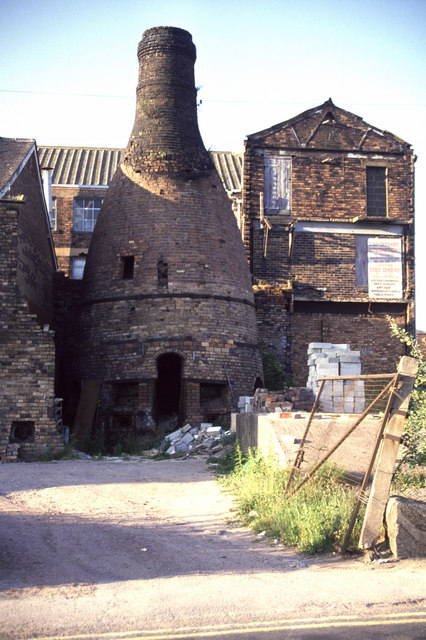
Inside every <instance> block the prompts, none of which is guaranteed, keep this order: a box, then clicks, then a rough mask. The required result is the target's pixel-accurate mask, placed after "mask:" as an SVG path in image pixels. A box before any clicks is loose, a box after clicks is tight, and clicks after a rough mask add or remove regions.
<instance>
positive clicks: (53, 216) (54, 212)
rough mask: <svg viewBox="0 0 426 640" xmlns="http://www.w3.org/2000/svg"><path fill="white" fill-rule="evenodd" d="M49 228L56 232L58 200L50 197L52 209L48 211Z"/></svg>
mask: <svg viewBox="0 0 426 640" xmlns="http://www.w3.org/2000/svg"><path fill="white" fill-rule="evenodd" d="M49 220H50V228H51V230H52V231H57V230H58V199H57V198H56V197H55V196H52V208H51V210H50V211H49Z"/></svg>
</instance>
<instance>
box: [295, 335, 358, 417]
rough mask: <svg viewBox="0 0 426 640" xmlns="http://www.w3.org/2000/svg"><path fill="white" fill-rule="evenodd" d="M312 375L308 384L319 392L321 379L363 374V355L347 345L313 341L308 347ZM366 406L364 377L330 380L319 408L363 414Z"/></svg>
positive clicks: (332, 411)
mask: <svg viewBox="0 0 426 640" xmlns="http://www.w3.org/2000/svg"><path fill="white" fill-rule="evenodd" d="M308 366H309V376H308V383H307V386H308V387H309V388H310V389H312V390H313V392H314V393H315V394H317V393H318V389H319V387H320V379H321V378H325V377H334V376H359V375H361V354H360V352H359V351H351V349H350V345H348V344H331V343H329V342H311V344H310V345H309V347H308ZM364 407H365V393H364V381H363V380H356V379H354V380H327V381H326V382H325V384H324V387H323V390H322V393H321V398H320V403H319V410H320V411H325V412H327V413H362V412H363V411H364Z"/></svg>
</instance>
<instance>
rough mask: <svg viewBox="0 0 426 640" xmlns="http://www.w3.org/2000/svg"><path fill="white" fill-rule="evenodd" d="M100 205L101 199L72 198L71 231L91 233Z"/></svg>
mask: <svg viewBox="0 0 426 640" xmlns="http://www.w3.org/2000/svg"><path fill="white" fill-rule="evenodd" d="M102 203H103V198H84V197H83V198H81V197H77V198H74V209H73V231H76V232H77V233H93V231H94V229H95V226H96V222H97V219H98V216H99V213H100V210H101V207H102ZM77 218H79V219H77ZM81 227H82V228H81Z"/></svg>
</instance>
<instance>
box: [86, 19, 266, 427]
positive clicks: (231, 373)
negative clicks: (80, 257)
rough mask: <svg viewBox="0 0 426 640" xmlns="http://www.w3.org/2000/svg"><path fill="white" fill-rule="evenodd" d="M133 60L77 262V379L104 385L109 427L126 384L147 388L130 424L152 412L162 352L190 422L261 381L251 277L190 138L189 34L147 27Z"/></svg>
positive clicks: (193, 114)
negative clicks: (116, 139) (106, 174)
mask: <svg viewBox="0 0 426 640" xmlns="http://www.w3.org/2000/svg"><path fill="white" fill-rule="evenodd" d="M138 57H139V63H140V73H139V84H138V89H137V95H138V98H137V107H136V115H135V123H134V127H133V130H132V134H131V136H130V139H129V143H128V145H127V148H126V151H125V152H124V153H123V154H122V164H121V165H120V166H119V168H118V169H117V170H116V172H115V174H114V177H113V179H112V181H111V183H110V186H109V188H108V193H107V195H106V197H105V201H104V205H103V208H102V212H101V214H100V216H99V219H98V222H97V224H96V228H95V231H94V233H93V236H92V240H91V244H90V250H89V255H88V259H87V263H86V270H85V277H84V281H83V298H82V304H81V308H80V325H79V326H80V333H79V335H80V336H81V339H80V341H79V366H78V367H77V371H79V372H80V376H81V377H83V378H86V379H87V378H97V379H99V378H101V379H103V380H104V381H105V389H106V390H105V395H104V396H103V398H102V402H101V405H102V406H101V412H102V413H105V414H108V413H109V415H110V417H111V415H112V418H113V419H114V414H113V412H112V407H111V405H112V402H111V398H112V394H113V393H114V389H115V391H117V392H118V386H119V385H120V384H127V382H128V384H129V385H131V384H137V385H139V387H140V386H141V385H144V388H145V389H147V388H148V387H150V390H151V392H152V395H151V397H150V398H149V399H147V397H146V395H147V394H146V393H145V392H144V393H136V392H135V390H134V389H133V391H134V392H135V393H134V396H133V397H134V398H136V397H137V398H138V401H137V406H135V407H134V417H135V416H136V418H137V417H138V415H137V414H140V413H143V412H144V411H145V410H146V409H150V410H152V411H153V413H154V415H156V414H157V413H159V412H160V409H161V407H160V408H159V404H160V403H159V402H158V396H157V397H156V396H155V390H156V389H157V391H158V389H159V387H160V382H161V380H160V382H158V381H157V379H159V378H161V376H160V373H159V369H160V357H162V356H165V355H166V354H170V356H168V357H170V365H171V363H172V362H177V361H179V362H180V363H181V373H180V374H179V375H180V376H181V380H180V381H178V380H175V379H173V380H172V379H170V387H171V388H172V387H173V389H174V390H175V391H177V386H176V385H178V384H179V385H180V387H179V388H180V389H181V396H180V398H181V402H180V407H179V411H180V413H181V416H182V418H185V419H186V420H190V421H195V422H197V421H200V420H201V419H202V418H203V417H204V413H205V412H207V411H208V410H211V408H212V406H213V405H214V404H215V406H219V404H220V403H221V402H223V403H224V406H223V407H222V408H223V409H224V410H225V411H228V412H229V411H230V409H231V406H234V407H236V404H237V402H238V396H239V395H247V394H251V393H253V391H254V384H255V380H256V378H258V377H261V375H262V365H261V360H260V355H259V352H258V350H257V332H256V318H255V308H254V300H253V292H252V287H251V279H250V274H249V271H248V267H247V261H246V259H245V254H244V249H243V246H242V243H241V237H240V233H239V229H238V226H237V223H236V220H235V216H234V214H233V212H232V208H231V203H230V201H229V199H228V197H227V195H226V193H225V191H224V188H223V184H222V182H221V180H220V178H219V176H218V174H217V172H216V170H215V169H214V167H213V164H212V161H211V158H210V156H209V154H208V152H207V151H206V150H205V148H204V145H203V143H202V140H201V136H200V134H199V130H198V123H197V107H196V89H195V85H194V61H195V48H194V45H193V43H192V39H191V36H190V34H188V33H187V32H185V31H182V30H181V29H173V28H168V27H161V28H158V29H150V30H148V31H147V32H145V34H144V36H143V40H142V42H141V43H140V45H139V49H138ZM176 359H177V360H176ZM175 377H176V376H175ZM126 381H127V382H126ZM156 381H157V382H156ZM156 385H157V386H156ZM205 385H207V387H206V386H205ZM108 388H109V390H108ZM129 388H130V387H129ZM227 390H228V391H227ZM216 392H217V398H215V397H214V396H215V393H216ZM170 395H172V390H171V391H170ZM210 395H211V397H210ZM215 400H216V401H217V402H216V403H215ZM202 405H204V406H202ZM208 407H210V409H209V408H208ZM122 418H123V419H122V420H121V418H120V420H119V419H118V418H117V424H119V423H120V421H121V424H124V423H125V421H126V420H130V418H131V416H127V417H125V416H122ZM132 420H133V418H132ZM136 422H137V420H136Z"/></svg>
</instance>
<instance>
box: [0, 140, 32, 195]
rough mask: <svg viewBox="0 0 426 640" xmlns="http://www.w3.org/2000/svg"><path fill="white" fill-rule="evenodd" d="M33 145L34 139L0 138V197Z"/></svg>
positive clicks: (18, 170) (17, 172)
mask: <svg viewBox="0 0 426 640" xmlns="http://www.w3.org/2000/svg"><path fill="white" fill-rule="evenodd" d="M34 145H35V141H34V140H24V139H17V138H0V197H2V196H4V195H5V194H6V193H7V190H8V188H9V186H10V184H11V183H12V182H13V180H14V179H15V176H16V175H17V174H19V172H20V169H21V167H22V165H23V164H24V163H25V161H26V160H27V158H28V157H29V155H30V154H31V151H32V150H33V149H34Z"/></svg>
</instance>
